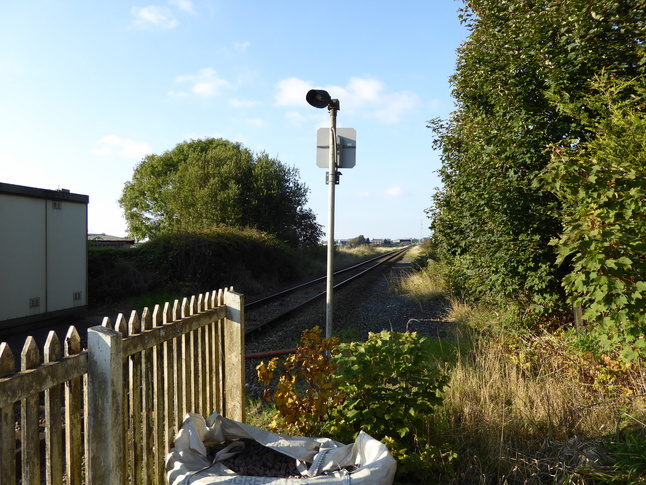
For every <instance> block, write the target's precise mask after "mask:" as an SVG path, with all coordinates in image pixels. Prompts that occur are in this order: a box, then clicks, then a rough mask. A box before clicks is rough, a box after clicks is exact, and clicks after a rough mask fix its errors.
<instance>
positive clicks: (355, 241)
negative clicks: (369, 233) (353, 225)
mask: <svg viewBox="0 0 646 485" xmlns="http://www.w3.org/2000/svg"><path fill="white" fill-rule="evenodd" d="M366 244H370V239H367V238H366V237H364V236H363V235H361V236H357V237H353V238H352V239H350V240H349V241H348V247H351V248H356V247H359V246H364V245H366Z"/></svg>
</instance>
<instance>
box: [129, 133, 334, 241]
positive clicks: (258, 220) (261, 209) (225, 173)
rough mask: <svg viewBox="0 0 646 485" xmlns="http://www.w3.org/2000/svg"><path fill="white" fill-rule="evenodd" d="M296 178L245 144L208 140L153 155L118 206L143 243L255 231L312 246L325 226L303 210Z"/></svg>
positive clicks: (302, 190) (290, 170)
mask: <svg viewBox="0 0 646 485" xmlns="http://www.w3.org/2000/svg"><path fill="white" fill-rule="evenodd" d="M307 193H308V189H307V187H306V186H305V185H304V184H303V183H301V182H300V181H299V180H298V170H297V169H296V168H294V167H287V166H286V165H284V164H282V163H281V162H280V161H278V160H276V159H274V158H270V157H269V156H268V155H267V154H265V153H259V154H254V153H253V152H251V151H250V150H248V149H247V148H245V147H244V146H242V145H241V144H240V143H233V142H230V141H227V140H223V139H215V138H207V139H200V140H190V141H185V142H182V143H179V144H178V145H177V146H175V148H173V149H172V150H169V151H166V152H164V153H163V154H161V155H155V154H152V155H148V156H146V157H145V158H144V159H143V160H142V161H141V162H140V163H139V164H138V165H137V167H135V170H134V173H133V177H132V180H131V181H129V182H126V184H125V186H124V189H123V192H122V196H121V198H120V199H119V204H120V205H121V207H122V208H123V211H124V215H125V218H126V222H127V224H128V232H129V233H130V235H131V236H133V237H135V238H137V239H139V240H141V239H146V238H152V237H155V236H157V235H160V234H165V233H172V232H182V231H184V232H196V231H204V230H208V229H209V228H212V227H215V226H229V227H238V228H245V227H249V228H253V229H257V230H260V231H264V232H267V233H270V234H273V235H275V236H277V237H278V238H280V239H282V240H283V241H286V242H288V243H290V244H292V245H297V244H315V243H317V242H318V240H319V239H320V237H321V234H322V231H321V226H320V225H319V224H317V223H316V217H315V215H314V213H313V212H312V211H311V210H310V209H308V208H306V207H305V205H306V203H307Z"/></svg>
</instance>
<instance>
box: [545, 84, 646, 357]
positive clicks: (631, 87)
mask: <svg viewBox="0 0 646 485" xmlns="http://www.w3.org/2000/svg"><path fill="white" fill-rule="evenodd" d="M591 88H592V89H591V92H590V94H589V96H588V97H587V98H586V99H585V108H586V109H585V110H581V109H580V106H579V105H578V104H564V105H563V110H564V111H566V112H570V113H572V116H573V117H575V116H579V117H580V118H582V121H584V122H585V123H586V125H587V126H588V127H589V129H590V131H591V132H593V133H594V134H595V137H594V138H592V139H590V141H588V142H580V140H578V139H567V140H564V142H562V143H558V144H555V145H554V146H553V147H552V153H553V157H552V161H551V162H550V164H549V165H548V166H547V168H546V170H545V173H544V175H543V177H542V183H543V185H544V187H546V188H547V189H549V190H551V191H552V192H553V193H554V194H555V195H556V196H557V197H558V198H559V200H561V201H562V202H563V206H564V211H563V232H562V233H561V234H560V236H559V238H558V239H555V240H554V241H553V243H554V244H555V245H556V246H557V248H558V262H559V263H562V262H564V261H570V262H571V266H572V271H571V272H570V273H569V274H568V275H567V276H566V277H565V280H564V286H565V288H566V290H567V292H568V296H569V300H570V302H571V303H572V304H574V305H578V306H581V307H582V308H583V310H584V312H583V317H584V318H585V319H586V320H588V321H590V322H595V323H596V324H597V325H595V326H594V327H593V328H594V329H595V333H596V334H597V335H598V336H599V337H600V340H601V341H602V342H603V343H604V344H605V346H606V347H609V346H610V345H611V344H613V343H619V344H621V346H622V347H623V353H624V356H625V357H627V358H634V357H636V356H637V352H636V349H639V348H644V347H646V341H645V340H644V338H643V335H644V333H645V331H646V313H645V312H644V293H646V165H645V164H644V161H645V160H646V78H644V77H639V78H636V79H635V80H634V81H632V82H612V81H610V80H608V79H605V78H599V79H596V80H595V82H594V83H593V84H592V85H591Z"/></svg>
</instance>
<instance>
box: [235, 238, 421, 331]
mask: <svg viewBox="0 0 646 485" xmlns="http://www.w3.org/2000/svg"><path fill="white" fill-rule="evenodd" d="M408 249H409V248H402V249H398V250H396V251H392V252H389V253H385V254H382V255H379V256H377V257H374V258H371V259H369V260H366V261H363V262H361V263H358V264H356V265H354V266H350V267H348V268H344V269H342V270H339V271H336V272H335V273H334V289H335V290H338V289H339V288H343V287H345V286H347V285H348V284H349V283H350V282H352V281H354V280H356V279H358V278H360V277H362V276H364V275H366V274H367V273H368V272H370V271H372V270H374V269H376V268H379V267H381V266H382V265H384V264H387V263H390V262H392V261H395V260H397V259H398V258H401V257H402V256H403V255H404V254H405V253H406V251H408ZM326 280H327V278H326V277H325V276H323V277H320V278H316V279H313V280H311V281H308V282H305V283H302V284H299V285H296V286H294V287H292V288H288V289H286V290H283V291H280V292H278V293H275V294H273V295H269V296H266V297H263V298H259V299H257V300H254V301H251V302H249V303H247V304H245V328H246V330H245V337H246V338H247V339H248V340H254V339H255V338H257V337H258V336H259V335H261V334H262V333H263V332H265V331H267V330H269V329H271V328H273V327H275V326H276V325H277V324H278V323H280V322H281V321H283V320H285V319H287V318H289V317H290V316H292V315H294V314H295V313H297V312H300V311H303V310H304V309H307V308H308V307H309V306H310V305H312V304H313V303H315V302H318V301H320V300H322V299H324V298H325V295H326Z"/></svg>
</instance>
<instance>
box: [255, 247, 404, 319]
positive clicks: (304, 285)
mask: <svg viewBox="0 0 646 485" xmlns="http://www.w3.org/2000/svg"><path fill="white" fill-rule="evenodd" d="M407 249H408V248H405V249H397V250H395V251H392V252H390V253H384V254H380V255H379V256H375V257H374V258H370V259H366V260H365V261H361V262H360V263H357V264H354V265H352V266H348V267H347V268H343V269H340V270H338V271H335V273H334V276H338V275H341V274H343V273H346V272H348V271H352V270H355V269H357V268H360V267H361V266H365V265H367V264H369V263H372V262H373V261H376V260H378V259H383V258H387V257H389V256H393V255H394V254H400V253H402V252H404V251H406V250H407ZM326 279H327V276H321V277H319V278H315V279H313V280H309V281H306V282H305V283H301V284H299V285H296V286H292V287H291V288H287V289H285V290H282V291H279V292H278V293H274V294H272V295H268V296H265V297H263V298H259V299H257V300H254V301H252V302H249V303H245V306H244V308H245V310H251V309H253V308H254V307H256V306H261V305H266V304H267V303H270V302H272V301H274V300H277V299H278V298H280V297H282V296H285V295H289V294H290V293H294V292H296V291H298V290H302V289H304V288H307V287H308V286H313V285H315V284H317V283H320V282H322V281H325V280H326Z"/></svg>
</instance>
